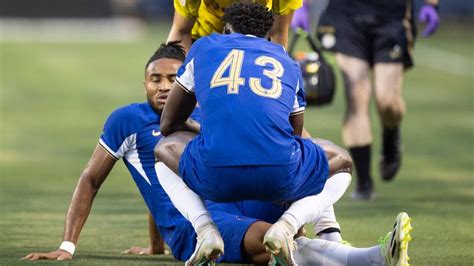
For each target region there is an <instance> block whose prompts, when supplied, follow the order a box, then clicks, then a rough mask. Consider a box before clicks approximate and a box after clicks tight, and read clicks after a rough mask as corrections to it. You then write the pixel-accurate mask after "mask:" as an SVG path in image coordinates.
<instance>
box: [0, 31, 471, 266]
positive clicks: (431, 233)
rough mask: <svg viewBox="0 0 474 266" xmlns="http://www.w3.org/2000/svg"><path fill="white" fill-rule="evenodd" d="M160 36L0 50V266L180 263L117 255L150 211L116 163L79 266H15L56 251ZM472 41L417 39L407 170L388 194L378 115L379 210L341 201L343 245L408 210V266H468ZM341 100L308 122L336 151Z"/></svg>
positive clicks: (142, 235)
mask: <svg viewBox="0 0 474 266" xmlns="http://www.w3.org/2000/svg"><path fill="white" fill-rule="evenodd" d="M167 29H168V28H167V27H163V29H162V30H160V31H159V32H152V33H150V35H149V37H147V38H146V39H145V40H143V41H139V42H133V43H115V44H114V43H12V42H8V43H5V42H4V43H0V45H1V46H0V62H1V65H0V81H1V85H0V88H1V89H0V93H1V94H0V100H1V101H0V107H1V117H0V139H1V142H0V149H1V150H0V177H1V179H0V180H1V183H0V206H1V209H0V210H1V214H0V226H1V227H0V264H6V265H16V264H33V263H36V264H50V263H51V264H58V263H60V264H68V265H69V264H71V265H73V264H95V265H129V264H158V265H165V264H172V265H176V264H179V263H177V262H176V261H174V260H173V259H172V258H171V257H170V256H147V257H140V256H126V255H120V252H121V251H123V250H125V249H127V248H129V247H131V246H132V245H141V246H145V245H147V243H148V242H147V239H148V238H147V229H146V228H147V225H146V209H145V205H144V204H143V201H142V199H141V197H140V195H139V193H138V190H137V189H136V188H135V185H134V183H133V181H132V179H131V178H130V177H129V176H128V174H127V171H126V169H125V167H124V166H123V164H122V163H118V164H117V166H116V167H115V169H114V170H113V171H112V173H111V175H110V176H109V178H108V180H107V181H106V182H105V184H104V185H103V187H102V189H101V191H100V192H99V194H98V196H97V198H96V200H95V203H94V207H93V210H92V213H91V215H90V217H89V220H88V221H87V223H86V225H85V228H84V230H83V232H82V234H81V238H80V241H79V244H78V249H77V253H76V254H77V255H76V256H75V260H73V261H71V262H46V261H41V262H26V261H21V260H20V258H21V257H22V256H24V255H26V254H27V253H29V252H39V251H44V252H46V251H52V250H55V249H56V248H57V247H58V245H59V243H60V242H61V240H62V230H63V223H64V218H65V212H66V210H67V207H68V204H69V201H70V198H71V195H72V192H73V189H74V186H75V184H76V182H77V179H78V177H79V174H80V173H81V171H82V169H83V167H84V166H85V164H86V163H87V161H88V159H89V156H90V154H91V153H92V151H93V148H94V146H95V145H96V142H97V139H98V137H99V135H100V133H101V130H102V125H103V122H104V120H105V118H106V117H107V115H108V114H109V113H110V112H111V111H112V110H113V109H114V108H116V107H118V106H121V105H125V104H127V103H130V102H137V101H144V100H145V97H144V90H143V88H142V83H141V82H142V79H143V68H144V62H145V61H146V60H147V59H148V56H149V55H150V54H151V53H152V52H153V51H154V49H155V48H156V46H157V44H158V43H160V42H161V41H163V40H164V35H165V34H166V31H167ZM472 36H473V35H472V29H470V28H469V26H466V25H460V24H459V25H458V24H452V25H449V26H447V24H445V27H444V28H442V29H441V30H440V32H439V34H438V35H436V36H435V37H434V38H432V39H429V40H419V42H418V47H417V50H416V59H417V60H416V62H418V65H417V66H416V68H415V69H414V70H412V71H410V72H408V74H407V75H406V82H405V87H404V96H405V98H406V101H407V106H408V112H407V116H406V119H405V120H404V124H403V141H404V149H405V153H404V156H405V157H404V162H403V168H402V170H401V172H400V173H399V175H398V177H397V179H396V180H395V181H394V182H392V183H390V184H385V183H382V182H381V181H380V179H379V176H378V174H377V171H378V169H377V164H376V163H377V159H378V158H377V154H378V149H379V128H378V120H377V117H376V116H375V113H374V112H373V113H374V116H373V121H374V128H373V130H374V136H375V139H376V140H375V144H374V148H375V149H374V156H373V157H374V158H373V168H372V171H373V173H374V177H375V179H376V190H377V194H378V197H377V200H376V201H374V202H369V203H367V202H352V201H350V200H349V196H348V195H349V193H347V195H346V196H345V197H344V198H343V199H342V200H341V201H340V202H338V203H337V205H336V206H335V208H336V213H337V216H338V220H339V222H340V223H341V226H342V228H343V236H344V238H345V239H346V240H348V241H350V242H352V243H353V244H354V245H356V246H368V245H374V244H375V243H376V240H377V239H378V238H379V237H380V236H382V235H384V234H385V233H386V232H387V231H388V230H389V229H390V227H391V225H392V222H393V219H394V218H395V216H396V214H397V213H398V212H400V211H407V212H408V213H409V214H410V215H411V216H412V217H413V226H414V231H413V242H412V243H411V246H410V257H411V262H412V263H413V264H415V265H441V264H444V265H466V264H474V229H473V228H474V224H473V218H474V175H473V173H474V172H473V170H474V168H473V165H474V156H473V155H474V145H473V141H474V134H473V133H474V110H473V109H474V105H473V100H474V93H473V84H474V83H473V81H474V78H473V61H474V55H473V39H472ZM437 52H440V54H437ZM453 56H454V58H455V59H456V60H446V58H448V59H450V58H453ZM336 96H337V97H336V101H335V104H333V105H332V106H330V107H326V108H322V109H315V108H310V109H309V110H308V111H307V112H306V121H305V122H306V127H307V128H308V129H309V130H310V132H311V133H312V134H313V135H314V136H318V137H322V138H327V139H330V140H333V141H334V142H336V143H338V144H342V143H341V136H340V125H341V121H342V116H343V109H344V97H343V91H342V90H341V88H339V90H338V91H337V95H336ZM372 111H375V108H372ZM351 189H352V188H351Z"/></svg>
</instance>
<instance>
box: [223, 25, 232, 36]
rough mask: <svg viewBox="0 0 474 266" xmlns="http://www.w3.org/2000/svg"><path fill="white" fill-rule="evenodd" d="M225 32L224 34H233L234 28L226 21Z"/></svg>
mask: <svg viewBox="0 0 474 266" xmlns="http://www.w3.org/2000/svg"><path fill="white" fill-rule="evenodd" d="M223 33H224V34H231V33H232V30H231V27H230V25H229V24H227V23H226V24H225V25H224V32H223Z"/></svg>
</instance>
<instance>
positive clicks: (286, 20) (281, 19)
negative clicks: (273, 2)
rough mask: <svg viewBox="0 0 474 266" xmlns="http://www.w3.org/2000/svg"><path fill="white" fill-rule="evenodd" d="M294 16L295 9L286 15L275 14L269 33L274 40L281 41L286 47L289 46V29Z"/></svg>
mask: <svg viewBox="0 0 474 266" xmlns="http://www.w3.org/2000/svg"><path fill="white" fill-rule="evenodd" d="M292 18H293V11H292V12H290V13H288V14H286V15H275V21H274V22H273V26H272V28H271V29H270V32H269V33H268V37H269V38H270V40H271V41H272V42H275V43H279V44H281V45H283V46H284V47H285V48H287V47H288V31H289V28H290V23H291V20H292Z"/></svg>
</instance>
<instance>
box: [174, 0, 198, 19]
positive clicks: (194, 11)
mask: <svg viewBox="0 0 474 266" xmlns="http://www.w3.org/2000/svg"><path fill="white" fill-rule="evenodd" d="M173 4H174V10H176V12H178V13H179V14H180V15H181V16H183V17H185V18H196V17H197V16H198V11H199V6H200V5H201V0H174V3H173Z"/></svg>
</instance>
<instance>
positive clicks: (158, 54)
mask: <svg viewBox="0 0 474 266" xmlns="http://www.w3.org/2000/svg"><path fill="white" fill-rule="evenodd" d="M180 43H181V41H173V42H168V43H166V44H165V43H162V44H161V45H160V47H159V48H158V49H157V50H156V51H155V53H154V54H153V55H152V56H151V57H150V59H148V62H147V63H146V65H145V70H146V69H147V68H148V65H150V64H151V62H153V61H156V60H158V59H161V58H171V59H176V60H179V61H181V62H184V59H185V58H186V51H185V50H184V47H183V46H182V45H181V44H180Z"/></svg>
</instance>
